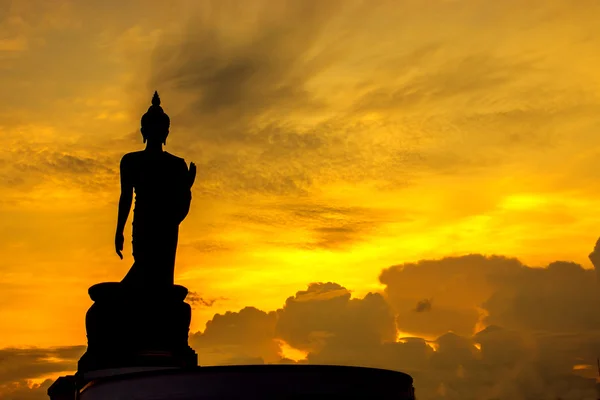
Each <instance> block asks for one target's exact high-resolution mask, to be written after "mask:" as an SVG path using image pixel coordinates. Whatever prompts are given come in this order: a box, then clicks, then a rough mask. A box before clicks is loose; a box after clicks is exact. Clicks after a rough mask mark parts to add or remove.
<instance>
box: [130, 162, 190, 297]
mask: <svg viewBox="0 0 600 400" xmlns="http://www.w3.org/2000/svg"><path fill="white" fill-rule="evenodd" d="M121 175H122V179H124V180H125V181H126V182H128V183H129V184H130V185H131V186H133V189H134V192H135V206H134V210H133V234H132V244H133V258H134V260H135V261H134V264H133V266H132V267H131V269H130V270H129V272H128V273H127V275H126V276H125V278H123V280H122V283H123V284H126V285H131V286H136V287H140V286H142V287H157V286H163V287H164V286H170V285H173V283H174V271H175V253H176V250H177V239H178V235H179V224H180V223H181V221H183V219H184V218H185V217H186V215H187V213H188V211H189V209H190V203H191V188H190V183H189V171H188V167H187V164H186V162H185V160H184V159H182V158H179V157H176V156H174V155H172V154H169V153H167V152H162V153H154V154H153V153H149V152H146V151H139V152H135V153H129V154H126V155H125V156H124V157H123V160H122V162H121Z"/></svg>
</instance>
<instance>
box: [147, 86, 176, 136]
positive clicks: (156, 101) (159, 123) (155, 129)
mask: <svg viewBox="0 0 600 400" xmlns="http://www.w3.org/2000/svg"><path fill="white" fill-rule="evenodd" d="M170 125H171V120H170V118H169V116H168V115H167V114H165V112H164V111H163V109H162V107H161V106H160V97H158V92H156V91H155V92H154V96H153V97H152V105H151V106H150V107H149V108H148V111H147V112H146V114H144V115H143V116H142V128H141V132H142V136H143V137H144V143H146V141H149V142H158V143H163V144H166V142H167V136H169V127H170Z"/></svg>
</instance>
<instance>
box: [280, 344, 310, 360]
mask: <svg viewBox="0 0 600 400" xmlns="http://www.w3.org/2000/svg"><path fill="white" fill-rule="evenodd" d="M276 341H277V342H278V344H279V355H280V356H281V357H282V358H287V359H288V360H292V361H295V362H298V361H303V360H306V359H307V357H308V352H307V351H303V350H300V349H296V348H294V347H292V346H290V345H289V344H287V342H286V341H285V340H283V339H276Z"/></svg>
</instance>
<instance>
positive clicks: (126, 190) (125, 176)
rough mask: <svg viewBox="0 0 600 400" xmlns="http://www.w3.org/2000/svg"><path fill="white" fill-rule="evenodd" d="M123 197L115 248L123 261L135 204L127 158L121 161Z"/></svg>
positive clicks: (120, 203) (120, 205)
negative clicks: (127, 233) (125, 239)
mask: <svg viewBox="0 0 600 400" xmlns="http://www.w3.org/2000/svg"><path fill="white" fill-rule="evenodd" d="M120 169H121V172H120V173H121V197H120V198H119V214H118V217H117V232H116V234H115V248H116V251H117V254H118V255H119V257H121V259H122V258H123V255H122V254H121V251H122V250H123V242H124V238H123V231H124V230H125V224H126V223H127V218H128V217H129V212H130V211H131V204H132V202H133V183H132V182H131V179H130V176H129V172H130V171H129V170H130V167H129V165H128V163H127V161H126V157H123V159H121V167H120Z"/></svg>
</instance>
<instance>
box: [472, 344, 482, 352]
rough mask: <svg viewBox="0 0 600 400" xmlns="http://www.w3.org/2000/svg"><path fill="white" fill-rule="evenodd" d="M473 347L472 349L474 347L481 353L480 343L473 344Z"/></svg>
mask: <svg viewBox="0 0 600 400" xmlns="http://www.w3.org/2000/svg"><path fill="white" fill-rule="evenodd" d="M473 346H474V347H475V348H476V349H477V350H479V351H481V343H475V344H473Z"/></svg>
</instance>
